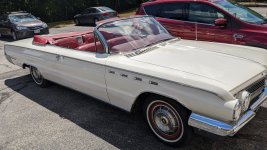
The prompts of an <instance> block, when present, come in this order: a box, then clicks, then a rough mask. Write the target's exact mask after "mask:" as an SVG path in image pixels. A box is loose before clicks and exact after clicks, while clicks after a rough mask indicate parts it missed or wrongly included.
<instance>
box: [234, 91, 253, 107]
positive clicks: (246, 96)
mask: <svg viewBox="0 0 267 150" xmlns="http://www.w3.org/2000/svg"><path fill="white" fill-rule="evenodd" d="M237 98H238V99H239V100H240V102H241V105H242V110H243V111H246V110H248V107H249V104H250V100H251V94H250V93H249V92H248V91H242V92H240V93H239V95H238V97H237Z"/></svg>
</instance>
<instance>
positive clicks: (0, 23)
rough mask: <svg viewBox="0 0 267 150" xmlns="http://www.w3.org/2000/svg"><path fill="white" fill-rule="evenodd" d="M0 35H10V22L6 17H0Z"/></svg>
mask: <svg viewBox="0 0 267 150" xmlns="http://www.w3.org/2000/svg"><path fill="white" fill-rule="evenodd" d="M0 34H2V35H10V34H11V27H10V22H9V21H8V18H7V17H6V16H2V17H0Z"/></svg>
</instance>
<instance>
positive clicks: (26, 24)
mask: <svg viewBox="0 0 267 150" xmlns="http://www.w3.org/2000/svg"><path fill="white" fill-rule="evenodd" d="M43 24H44V23H43V22H42V21H40V20H35V21H30V22H17V23H16V25H17V26H23V27H34V26H42V25H43Z"/></svg>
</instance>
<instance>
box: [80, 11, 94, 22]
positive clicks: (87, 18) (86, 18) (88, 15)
mask: <svg viewBox="0 0 267 150" xmlns="http://www.w3.org/2000/svg"><path fill="white" fill-rule="evenodd" d="M95 13H96V9H95V8H89V9H87V10H85V12H84V14H83V15H82V20H83V23H85V24H90V23H94V15H95Z"/></svg>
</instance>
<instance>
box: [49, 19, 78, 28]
mask: <svg viewBox="0 0 267 150" xmlns="http://www.w3.org/2000/svg"><path fill="white" fill-rule="evenodd" d="M69 24H74V22H73V20H66V21H57V22H51V23H48V26H49V28H62V27H65V26H67V25H69Z"/></svg>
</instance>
